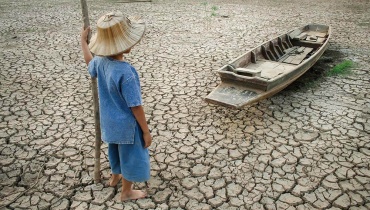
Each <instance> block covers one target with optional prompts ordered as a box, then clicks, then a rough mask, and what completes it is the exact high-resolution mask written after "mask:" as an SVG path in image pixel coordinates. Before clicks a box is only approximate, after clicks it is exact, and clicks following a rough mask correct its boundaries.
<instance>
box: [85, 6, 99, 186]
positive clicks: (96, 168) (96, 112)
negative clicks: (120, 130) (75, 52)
mask: <svg viewBox="0 0 370 210" xmlns="http://www.w3.org/2000/svg"><path fill="white" fill-rule="evenodd" d="M81 7H82V18H83V21H84V28H87V27H89V26H90V21H89V13H88V10H87V4H86V0H81ZM87 37H88V38H87V41H88V42H89V41H90V38H91V33H89V35H88V36H87ZM91 89H92V95H93V102H94V118H95V165H94V181H95V183H100V181H101V177H100V146H101V131H100V119H99V116H100V114H99V98H98V86H97V82H96V78H91Z"/></svg>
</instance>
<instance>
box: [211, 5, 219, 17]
mask: <svg viewBox="0 0 370 210" xmlns="http://www.w3.org/2000/svg"><path fill="white" fill-rule="evenodd" d="M211 9H212V13H211V16H212V17H213V16H216V15H217V13H216V11H217V10H218V7H217V6H213V7H212V8H211Z"/></svg>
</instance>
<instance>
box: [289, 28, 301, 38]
mask: <svg viewBox="0 0 370 210" xmlns="http://www.w3.org/2000/svg"><path fill="white" fill-rule="evenodd" d="M301 33H302V31H301V30H300V29H296V30H294V31H292V32H290V33H289V36H290V38H291V39H294V38H295V37H296V36H298V35H299V34H301Z"/></svg>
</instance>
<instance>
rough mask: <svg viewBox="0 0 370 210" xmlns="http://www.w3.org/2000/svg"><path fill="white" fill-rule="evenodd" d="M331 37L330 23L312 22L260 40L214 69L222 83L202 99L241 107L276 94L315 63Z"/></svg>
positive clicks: (227, 105)
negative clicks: (271, 37) (252, 47)
mask: <svg viewBox="0 0 370 210" xmlns="http://www.w3.org/2000/svg"><path fill="white" fill-rule="evenodd" d="M330 36H331V27H330V26H325V25H318V24H311V25H306V26H304V27H301V28H297V29H295V30H292V31H289V32H288V33H285V34H283V35H281V36H278V37H276V38H274V39H272V40H270V41H267V42H265V43H263V44H262V45H260V46H258V47H256V48H254V49H252V50H250V51H248V52H247V53H245V54H243V55H241V56H239V57H238V58H236V59H235V60H233V61H231V62H230V63H229V64H227V65H225V66H223V67H222V68H221V69H219V70H217V72H218V74H219V76H220V77H221V84H220V85H219V86H218V87H216V89H214V90H213V91H212V92H211V93H210V94H209V95H208V96H207V97H206V98H205V100H206V101H208V102H210V103H215V104H219V105H223V106H226V107H232V108H241V107H243V106H245V105H248V104H252V103H255V102H257V101H260V100H262V99H265V98H267V97H270V96H272V95H274V94H276V93H277V92H279V91H281V90H282V89H284V88H285V87H286V86H288V85H289V84H291V83H292V82H293V81H295V80H296V79H297V78H299V77H300V76H301V75H302V74H304V73H305V72H306V71H307V70H308V69H309V68H310V67H311V66H313V65H314V64H315V63H316V61H317V60H318V59H319V58H320V57H321V55H322V54H323V53H324V51H325V50H326V48H327V47H328V42H329V38H330Z"/></svg>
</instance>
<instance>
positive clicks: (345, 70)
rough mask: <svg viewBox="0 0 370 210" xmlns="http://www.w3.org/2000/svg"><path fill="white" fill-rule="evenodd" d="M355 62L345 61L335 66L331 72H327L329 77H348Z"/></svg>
mask: <svg viewBox="0 0 370 210" xmlns="http://www.w3.org/2000/svg"><path fill="white" fill-rule="evenodd" d="M353 65H354V62H353V61H351V60H345V61H343V62H341V63H339V64H337V65H336V66H334V67H333V68H332V69H331V70H330V71H328V72H327V75H328V76H337V75H346V74H350V73H351V67H352V66H353Z"/></svg>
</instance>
